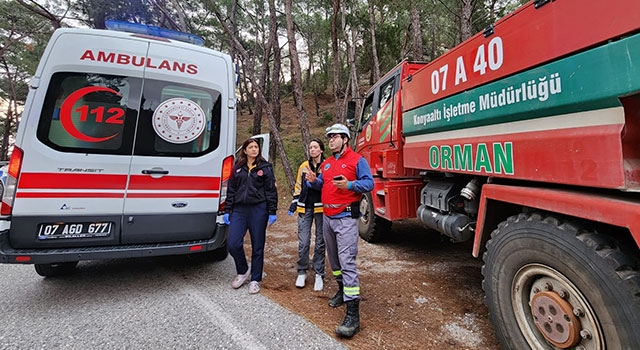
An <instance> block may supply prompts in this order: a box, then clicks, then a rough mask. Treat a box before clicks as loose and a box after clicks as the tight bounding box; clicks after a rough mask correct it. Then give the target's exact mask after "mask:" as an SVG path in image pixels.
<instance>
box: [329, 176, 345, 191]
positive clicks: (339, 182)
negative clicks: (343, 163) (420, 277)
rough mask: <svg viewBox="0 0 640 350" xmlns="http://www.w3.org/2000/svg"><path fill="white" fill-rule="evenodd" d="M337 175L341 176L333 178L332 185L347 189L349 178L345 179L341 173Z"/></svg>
mask: <svg viewBox="0 0 640 350" xmlns="http://www.w3.org/2000/svg"><path fill="white" fill-rule="evenodd" d="M339 176H341V178H340V180H335V179H334V180H333V185H334V186H336V187H337V188H340V189H343V190H346V189H348V188H349V180H347V178H346V177H344V176H342V175H339Z"/></svg>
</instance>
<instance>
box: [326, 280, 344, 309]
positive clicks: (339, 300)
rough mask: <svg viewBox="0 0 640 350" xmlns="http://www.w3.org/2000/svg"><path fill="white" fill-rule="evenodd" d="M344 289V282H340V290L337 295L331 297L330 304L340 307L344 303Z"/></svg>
mask: <svg viewBox="0 0 640 350" xmlns="http://www.w3.org/2000/svg"><path fill="white" fill-rule="evenodd" d="M343 290H344V285H343V284H342V282H338V292H336V295H334V296H333V298H331V299H329V306H331V307H338V306H340V305H342V304H344V292H343Z"/></svg>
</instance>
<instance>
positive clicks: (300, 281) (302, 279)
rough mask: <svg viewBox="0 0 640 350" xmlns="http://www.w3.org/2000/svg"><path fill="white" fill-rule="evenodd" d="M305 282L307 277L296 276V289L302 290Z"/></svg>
mask: <svg viewBox="0 0 640 350" xmlns="http://www.w3.org/2000/svg"><path fill="white" fill-rule="evenodd" d="M306 281H307V275H306V274H304V275H298V278H296V287H298V288H304V284H305V282H306Z"/></svg>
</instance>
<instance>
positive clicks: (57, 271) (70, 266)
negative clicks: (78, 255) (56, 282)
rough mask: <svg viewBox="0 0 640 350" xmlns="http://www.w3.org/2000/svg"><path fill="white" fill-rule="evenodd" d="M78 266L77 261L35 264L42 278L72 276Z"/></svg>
mask: <svg viewBox="0 0 640 350" xmlns="http://www.w3.org/2000/svg"><path fill="white" fill-rule="evenodd" d="M77 265H78V262H77V261H69V262H63V263H53V264H35V265H34V267H35V268H36V272H37V273H38V275H40V276H42V277H55V276H64V275H70V274H72V273H73V272H74V271H75V269H76V266H77Z"/></svg>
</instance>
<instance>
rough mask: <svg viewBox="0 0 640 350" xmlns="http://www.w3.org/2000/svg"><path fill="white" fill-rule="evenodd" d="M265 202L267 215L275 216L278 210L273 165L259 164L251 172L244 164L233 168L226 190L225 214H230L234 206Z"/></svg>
mask: <svg viewBox="0 0 640 350" xmlns="http://www.w3.org/2000/svg"><path fill="white" fill-rule="evenodd" d="M261 202H267V211H268V212H269V214H275V213H276V210H277V209H278V191H277V190H276V177H275V175H274V173H273V165H271V163H269V162H260V163H259V164H258V165H256V166H255V167H254V168H253V169H251V172H249V167H248V166H247V165H246V164H245V165H242V166H238V165H237V164H236V165H235V166H234V168H233V172H232V173H231V178H230V179H229V187H228V189H227V201H226V203H225V209H224V210H225V212H226V213H231V212H232V211H233V206H234V205H236V204H257V203H261Z"/></svg>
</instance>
